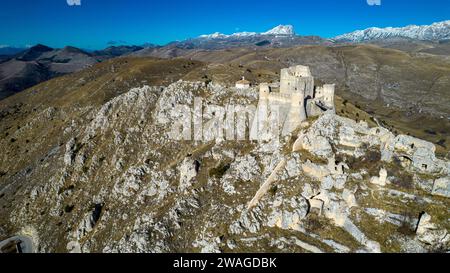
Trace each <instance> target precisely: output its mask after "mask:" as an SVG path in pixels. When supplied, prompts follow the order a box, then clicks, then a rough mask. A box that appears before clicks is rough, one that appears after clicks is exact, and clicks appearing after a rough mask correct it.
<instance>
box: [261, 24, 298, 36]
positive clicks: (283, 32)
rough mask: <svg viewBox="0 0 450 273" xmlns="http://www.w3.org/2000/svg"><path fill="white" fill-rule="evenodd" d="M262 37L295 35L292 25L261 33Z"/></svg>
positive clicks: (280, 26)
mask: <svg viewBox="0 0 450 273" xmlns="http://www.w3.org/2000/svg"><path fill="white" fill-rule="evenodd" d="M262 34H263V35H295V31H294V27H293V26H292V25H279V26H276V27H274V28H272V29H271V30H269V31H266V32H264V33H262Z"/></svg>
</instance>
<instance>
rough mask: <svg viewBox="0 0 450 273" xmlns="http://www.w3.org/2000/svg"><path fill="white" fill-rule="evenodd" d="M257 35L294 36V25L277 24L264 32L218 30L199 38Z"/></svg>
mask: <svg viewBox="0 0 450 273" xmlns="http://www.w3.org/2000/svg"><path fill="white" fill-rule="evenodd" d="M258 35H285V36H294V35H295V32H294V27H293V26H292V25H279V26H276V27H274V28H273V29H270V30H268V31H266V32H261V33H258V32H236V33H233V34H230V35H227V34H223V33H220V32H215V33H213V34H206V35H200V36H199V38H205V39H225V38H235V37H250V36H258Z"/></svg>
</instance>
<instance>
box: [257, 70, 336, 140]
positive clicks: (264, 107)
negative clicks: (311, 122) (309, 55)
mask: <svg viewBox="0 0 450 273" xmlns="http://www.w3.org/2000/svg"><path fill="white" fill-rule="evenodd" d="M280 76H281V77H280V84H279V87H278V86H277V85H271V84H267V83H262V84H261V85H260V90H259V102H258V110H257V115H258V119H255V121H254V123H253V128H252V130H253V131H254V132H255V130H256V127H255V126H258V127H261V126H263V125H262V124H263V123H264V119H265V117H267V115H268V114H269V113H271V112H273V111H278V115H279V122H280V123H279V124H280V128H281V129H282V133H283V135H285V134H288V133H290V132H292V131H293V130H294V129H295V128H297V126H298V125H299V124H300V123H301V122H302V121H304V120H305V119H306V118H308V117H311V116H317V115H320V114H321V113H323V112H325V111H335V107H334V89H335V85H334V84H325V85H323V86H315V85H314V77H313V76H312V74H311V71H310V69H309V67H308V66H302V65H297V66H292V67H289V68H285V69H282V70H281V73H280ZM257 123H258V125H257Z"/></svg>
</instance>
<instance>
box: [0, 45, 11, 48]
mask: <svg viewBox="0 0 450 273" xmlns="http://www.w3.org/2000/svg"><path fill="white" fill-rule="evenodd" d="M5 47H9V45H0V48H5Z"/></svg>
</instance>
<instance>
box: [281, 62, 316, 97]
mask: <svg viewBox="0 0 450 273" xmlns="http://www.w3.org/2000/svg"><path fill="white" fill-rule="evenodd" d="M298 92H303V93H304V95H305V97H308V96H309V97H311V98H312V97H313V95H314V77H313V76H312V75H311V71H310V69H309V67H307V66H303V65H297V66H293V67H289V68H284V69H281V74H280V93H285V94H292V93H298Z"/></svg>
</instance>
